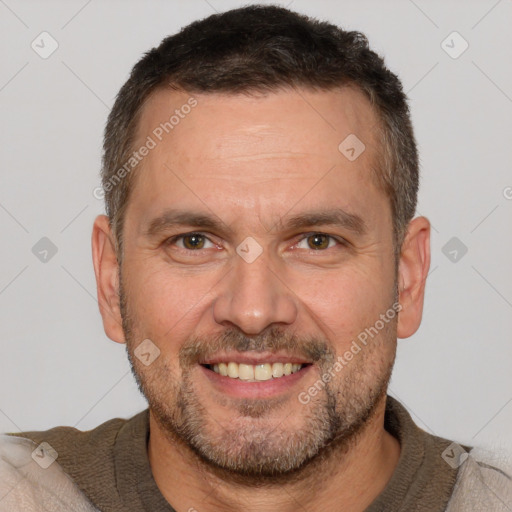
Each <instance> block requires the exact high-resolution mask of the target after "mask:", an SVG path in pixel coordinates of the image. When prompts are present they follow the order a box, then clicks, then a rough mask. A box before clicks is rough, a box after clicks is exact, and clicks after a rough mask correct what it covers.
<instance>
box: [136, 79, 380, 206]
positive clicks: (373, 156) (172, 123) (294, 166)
mask: <svg viewBox="0 0 512 512" xmlns="http://www.w3.org/2000/svg"><path fill="white" fill-rule="evenodd" d="M378 129H379V123H378V119H377V116H376V114H375V112H374V111H373V109H372V107H371V105H370V103H369V101H368V100H367V98H366V97H365V96H364V95H363V93H361V92H360V91H358V90H356V89H354V88H348V87H346V88H343V89H337V90H331V91H321V92H318V91H316V92H314V91H309V90H282V91H279V92H272V93H268V94H266V95H258V96H248V95H244V94H219V93H215V94H212V93H209V94H205V93H201V94H189V93H187V92H184V91H169V90H167V89H161V90H158V91H156V92H155V93H153V94H152V95H151V97H150V98H149V99H148V101H147V102H146V104H145V106H144V109H143V111H142V114H141V117H140V121H139V125H138V137H137V139H138V141H139V143H140V144H144V143H145V141H147V140H149V139H148V137H149V138H151V139H152V141H153V142H154V148H153V149H151V151H149V152H148V154H147V156H145V157H144V159H143V161H142V162H141V164H140V165H139V168H138V169H137V171H136V179H135V180H134V183H133V184H132V186H133V187H134V189H133V191H132V201H134V202H135V203H136V204H137V205H138V206H139V208H140V209H142V206H143V205H142V203H141V202H144V203H145V206H146V209H149V210H151V212H156V210H157V209H158V208H163V207H168V206H170V205H169V202H170V201H171V202H172V203H176V202H178V203H179V202H183V201H184V199H183V192H184V191H185V192H186V195H188V196H195V202H196V203H197V205H200V204H201V202H202V203H203V207H204V206H205V204H206V203H208V201H214V200H215V197H216V196H217V197H219V194H220V195H222V194H223V200H224V205H226V206H227V205H228V203H227V202H226V199H227V198H229V199H228V202H230V204H231V205H232V206H235V205H238V206H240V207H245V208H252V209H253V210H254V211H256V210H261V211H268V212H269V214H270V213H272V208H273V207H275V206H276V205H277V206H280V210H282V211H280V212H277V214H278V215H281V214H282V213H283V211H285V210H289V209H290V207H292V206H293V204H294V203H297V200H298V199H299V198H300V197H301V196H303V199H302V200H301V204H304V205H307V204H308V202H311V201H312V200H313V199H314V198H315V197H316V198H317V203H318V201H320V202H322V201H328V200H329V198H328V197H327V196H332V197H331V198H330V199H331V200H336V197H335V196H336V195H337V202H338V203H339V202H341V203H343V201H345V202H346V203H347V202H350V203H352V204H355V203H359V206H360V207H363V204H364V198H363V197H362V196H363V195H367V194H368V193H370V194H376V193H380V191H379V190H377V189H376V187H375V185H374V181H375V180H373V179H372V173H371V167H372V165H374V163H375V162H376V161H377V157H378V146H377V143H376V140H377V133H378ZM340 144H341V146H340ZM352 148H353V149H354V151H352ZM363 148H364V150H363V151H362V152H361V153H360V155H359V156H358V157H357V158H355V159H354V158H353V156H354V153H356V156H357V154H358V153H359V152H360V151H361V150H362V149H363ZM347 150H348V153H347ZM349 157H350V158H349ZM306 196H308V197H306ZM173 205H174V204H171V206H173ZM177 206H178V207H179V206H183V205H180V204H178V205H177ZM221 206H222V205H221ZM324 206H325V205H324ZM342 206H343V205H342ZM218 207H219V205H217V208H218ZM140 209H139V212H140ZM148 215H149V213H148Z"/></svg>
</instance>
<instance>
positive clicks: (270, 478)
mask: <svg viewBox="0 0 512 512" xmlns="http://www.w3.org/2000/svg"><path fill="white" fill-rule="evenodd" d="M120 304H121V315H122V321H123V331H124V334H125V339H126V350H127V354H128V358H129V361H130V364H131V369H132V373H133V375H134V377H135V380H136V382H137V385H138V387H139V390H140V391H141V393H142V394H143V395H144V396H145V398H146V400H147V401H148V404H149V408H150V410H151V412H152V414H153V415H154V418H155V420H156V421H157V423H158V424H159V427H160V429H161V430H162V432H163V433H164V435H165V436H166V437H167V439H168V440H169V442H170V443H171V444H174V445H176V444H178V445H180V446H181V447H182V448H184V449H185V450H187V451H189V452H191V453H193V454H195V456H196V457H197V460H198V462H200V463H201V464H202V465H203V466H205V467H206V468H207V469H209V470H211V471H213V472H215V473H216V474H218V475H219V476H221V477H223V478H231V479H233V480H235V481H240V482H243V483H244V484H245V485H251V484H254V485H261V484H264V483H270V482H272V483H274V484H275V483H276V482H278V481H281V482H289V481H291V480H295V479H296V480H299V479H301V478H303V477H305V475H308V474H311V473H312V472H313V471H314V470H315V468H316V467H317V466H318V465H321V464H324V463H326V461H327V460H329V459H332V458H333V457H340V456H343V454H345V453H346V452H347V451H348V450H349V449H350V447H351V446H352V445H353V443H355V441H356V440H357V439H358V437H359V435H360V434H361V433H362V432H363V431H364V428H365V426H366V425H367V424H368V422H369V421H370V420H371V419H372V418H373V417H374V415H375V413H376V411H377V409H378V407H379V405H381V404H382V401H383V400H385V397H386V391H387V386H388V383H389V379H390V377H391V371H392V368H393V364H394V358H395V349H394V347H395V346H396V320H395V321H393V322H390V323H389V324H387V325H386V327H385V328H384V329H383V330H382V331H381V332H380V333H379V335H378V336H377V337H375V339H373V340H371V341H370V343H368V345H367V346H365V347H364V348H362V350H361V351H360V352H359V353H358V354H357V355H356V356H355V357H354V359H353V360H352V361H351V362H350V363H349V364H348V365H347V366H345V367H343V369H341V370H340V371H339V372H337V373H336V374H335V378H333V379H332V380H331V381H329V382H325V383H323V384H322V389H321V391H319V392H318V394H317V395H316V396H315V397H312V398H311V401H310V402H309V403H308V404H301V403H300V402H299V400H298V397H295V396H293V397H292V398H291V399H290V398H288V399H287V400H285V403H287V404H288V406H289V402H290V400H296V404H294V407H293V413H291V414H289V415H288V416H290V415H293V416H294V417H295V418H294V419H295V420H296V419H297V416H301V420H300V424H299V425H298V426H296V427H295V428H294V429H293V430H290V428H289V425H287V417H283V418H282V419H280V420H279V421H277V422H276V421H275V417H276V414H277V412H278V411H279V409H280V407H281V406H282V402H283V399H282V398H271V399H234V398H228V397H226V398H225V399H221V401H220V402H219V405H220V406H223V405H229V410H230V419H229V421H227V422H226V423H224V424H222V425H221V424H220V423H219V422H218V421H216V420H215V419H214V418H212V415H211V414H209V411H208V409H207V408H206V407H205V405H204V404H203V403H202V402H201V400H200V398H199V394H198V393H197V392H196V390H195V382H194V377H193V373H194V371H195V372H197V370H198V369H197V361H198V360H199V358H200V357H204V356H205V355H207V354H211V353H214V352H215V350H218V349H221V348H222V349H234V350H238V351H241V352H243V351H246V350H257V351H261V350H265V349H267V350H278V349H283V348H288V349H289V350H291V351H293V352H294V353H302V354H304V355H305V356H307V357H308V359H309V360H313V361H314V362H315V365H316V366H317V368H318V379H319V381H320V380H321V376H322V375H324V374H325V373H326V372H328V371H329V370H331V372H332V368H333V365H334V363H335V361H336V357H337V354H336V353H335V351H334V349H333V348H332V346H331V344H330V343H329V342H328V341H327V340H324V339H321V338H318V337H315V338H311V337H309V338H308V337H298V336H295V335H294V334H291V335H290V334H289V333H287V332H283V331H281V330H278V329H270V330H269V331H268V332H266V333H265V334H264V335H263V336H258V337H256V338H247V337H246V336H244V335H243V334H242V333H240V332H239V331H237V330H235V329H233V330H227V331H224V332H223V333H222V334H221V335H217V336H213V337H208V338H206V337H202V338H198V337H195V338H191V339H189V340H187V341H186V342H185V343H184V344H183V346H182V347H181V348H180V352H179V366H180V370H181V375H182V377H181V379H178V378H177V377H176V371H175V369H173V367H171V365H169V362H168V361H167V360H166V359H165V356H163V354H162V355H161V356H160V357H158V358H157V359H156V360H155V361H154V362H153V363H152V364H151V365H150V366H149V367H145V366H144V365H143V364H141V362H140V361H138V359H137V358H136V357H135V356H134V350H135V348H136V346H137V345H138V343H139V342H140V341H141V340H142V339H143V337H140V336H138V335H137V331H136V326H137V322H136V320H135V318H134V317H133V316H132V315H131V312H130V310H129V307H128V304H127V297H126V295H125V293H124V290H123V286H122V280H121V279H120ZM390 344H391V345H390ZM389 346H392V347H393V350H389V349H388V348H386V347H389ZM300 391H304V390H302V389H301V390H300ZM213 407H215V405H213ZM269 415H272V416H273V417H274V421H268V417H269Z"/></svg>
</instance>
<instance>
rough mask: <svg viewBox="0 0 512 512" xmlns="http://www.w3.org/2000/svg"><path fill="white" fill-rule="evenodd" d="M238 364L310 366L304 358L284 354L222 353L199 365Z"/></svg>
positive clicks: (202, 361)
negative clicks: (293, 364)
mask: <svg viewBox="0 0 512 512" xmlns="http://www.w3.org/2000/svg"><path fill="white" fill-rule="evenodd" d="M231 362H234V363H238V364H240V363H241V364H253V365H257V364H265V363H270V364H271V363H295V364H308V363H310V362H311V361H307V360H306V359H305V358H304V357H302V356H294V355H291V354H286V353H283V352H281V353H280V352H222V353H220V352H219V353H217V354H214V355H213V356H210V357H208V358H206V359H204V360H201V361H199V364H219V363H231Z"/></svg>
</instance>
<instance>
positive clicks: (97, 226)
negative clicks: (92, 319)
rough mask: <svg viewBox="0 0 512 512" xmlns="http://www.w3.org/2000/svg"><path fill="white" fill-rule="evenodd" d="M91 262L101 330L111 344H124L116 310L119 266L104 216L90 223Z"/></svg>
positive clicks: (110, 232)
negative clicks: (101, 324)
mask: <svg viewBox="0 0 512 512" xmlns="http://www.w3.org/2000/svg"><path fill="white" fill-rule="evenodd" d="M92 259H93V263H94V273H95V274H96V288H97V295H98V305H99V307H100V313H101V316H102V318H103V328H104V329H105V333H106V335H107V336H108V337H109V338H110V339H111V340H113V341H116V342H117V343H125V339H124V333H123V328H122V320H121V309H120V306H119V274H118V272H119V265H118V263H117V258H116V250H115V244H114V237H113V234H112V231H111V229H110V223H109V220H108V217H107V216H106V215H98V217H96V220H95V221H94V225H93V228H92Z"/></svg>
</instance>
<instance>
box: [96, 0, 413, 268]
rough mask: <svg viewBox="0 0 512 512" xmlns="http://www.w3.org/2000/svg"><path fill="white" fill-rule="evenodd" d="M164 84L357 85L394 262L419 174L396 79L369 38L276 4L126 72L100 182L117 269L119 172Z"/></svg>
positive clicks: (189, 36) (196, 32)
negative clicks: (388, 215)
mask: <svg viewBox="0 0 512 512" xmlns="http://www.w3.org/2000/svg"><path fill="white" fill-rule="evenodd" d="M168 85H170V86H171V87H172V88H174V89H179V90H184V91H188V92H190V93H194V92H196V93H201V92H202V93H209V92H225V93H233V94H236V93H245V94H251V93H258V92H272V91H276V90H278V89H282V88H287V87H288V88H294V87H303V88H310V89H315V90H330V89H334V88H339V87H341V86H346V85H350V86H355V87H357V88H358V89H359V90H361V91H362V92H363V93H364V94H365V95H366V97H367V98H368V99H369V100H370V102H371V105H372V106H373V107H374V109H375V112H376V113H377V115H378V118H379V120H380V122H381V126H380V130H379V136H380V141H379V142H380V154H379V158H378V162H377V165H376V167H377V168H378V170H379V172H378V173H377V181H378V184H379V185H380V187H381V188H382V189H383V190H384V191H385V193H386V194H387V196H388V197H389V199H390V202H391V211H392V215H393V230H394V241H395V255H398V254H399V252H400V247H401V244H402V241H403V237H404V235H405V232H406V229H407V225H408V223H409V221H410V220H411V219H412V217H413V216H414V213H415V209H416V201H417V193H418V184H419V171H418V167H419V165H418V155H417V149H416V142H415V139H414V134H413V129H412V124H411V121H410V116H409V108H408V105H407V98H406V96H405V94H404V92H403V90H402V84H401V83H400V80H399V79H398V77H397V76H396V75H395V74H393V73H392V72H391V71H389V70H388V69H387V68H386V66H385V64H384V60H383V59H382V58H381V57H380V56H379V55H377V54H376V53H375V52H373V51H372V50H370V48H369V45H368V40H367V38H366V37H365V36H364V35H363V34H361V33H360V32H356V31H345V30H343V29H341V28H339V27H337V26H335V25H332V24H330V23H327V22H321V21H318V20H315V19H312V18H310V17H307V16H304V15H301V14H298V13H295V12H292V11H290V10H288V9H284V8H282V7H277V6H262V5H251V6H248V7H243V8H240V9H234V10H230V11H227V12H224V13H221V14H214V15H212V16H209V17H208V18H205V19H203V20H199V21H196V22H194V23H191V24H190V25H188V26H186V27H185V28H183V29H182V30H181V31H180V32H179V33H177V34H175V35H173V36H170V37H167V38H166V39H164V40H163V41H162V42H161V44H160V45H159V46H158V47H157V48H153V49H152V50H151V51H149V52H147V53H146V54H145V55H144V57H143V58H142V59H141V60H140V61H139V62H138V63H137V64H136V65H135V66H134V68H133V70H132V72H131V74H130V77H129V79H128V80H127V81H126V83H125V84H124V85H123V86H122V88H121V90H120V91H119V93H118V95H117V98H116V101H115V104H114V106H113V108H112V111H111V112H110V115H109V118H108V121H107V125H106V128H105V137H104V146H103V149H104V154H103V166H102V184H103V189H104V192H105V206H106V212H107V215H108V217H109V220H110V226H111V228H112V231H113V234H114V237H115V241H116V246H117V254H118V261H121V259H122V245H123V244H122V231H123V221H124V213H125V211H126V206H127V202H128V199H129V196H130V190H131V184H132V183H133V173H130V174H128V175H126V178H123V179H122V180H119V179H117V183H115V186H112V184H113V183H114V181H113V179H114V178H116V177H117V178H118V177H119V174H116V173H118V171H119V170H120V169H121V168H122V167H123V165H124V164H125V163H126V161H127V160H128V159H129V158H130V154H132V153H133V151H134V149H133V145H134V143H135V137H136V132H137V124H138V120H139V118H140V114H141V111H142V107H143V105H144V102H145V101H146V100H147V99H148V97H149V95H150V94H151V93H152V92H154V91H155V90H156V89H158V88H162V87H164V86H168Z"/></svg>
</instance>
